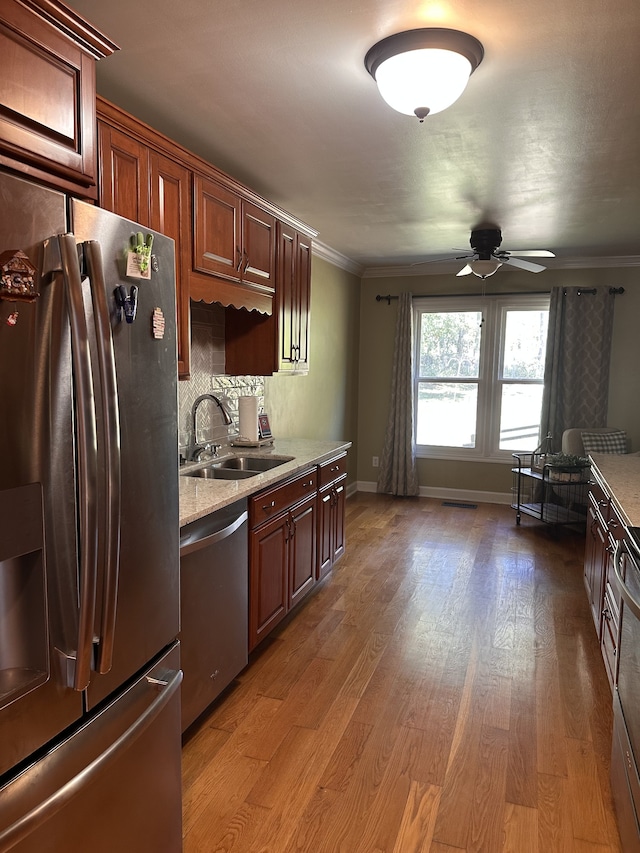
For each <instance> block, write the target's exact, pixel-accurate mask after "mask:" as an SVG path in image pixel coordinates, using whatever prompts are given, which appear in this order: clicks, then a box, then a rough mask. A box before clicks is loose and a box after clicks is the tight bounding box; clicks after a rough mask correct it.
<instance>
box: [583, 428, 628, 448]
mask: <svg viewBox="0 0 640 853" xmlns="http://www.w3.org/2000/svg"><path fill="white" fill-rule="evenodd" d="M582 444H583V445H584V452H585V453H626V452H627V433H626V432H625V431H624V430H623V429H618V430H615V431H613V432H583V433H582Z"/></svg>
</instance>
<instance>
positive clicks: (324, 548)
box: [318, 486, 333, 580]
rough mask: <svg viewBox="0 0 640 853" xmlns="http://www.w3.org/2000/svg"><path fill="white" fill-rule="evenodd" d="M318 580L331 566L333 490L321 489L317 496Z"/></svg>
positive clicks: (330, 488)
mask: <svg viewBox="0 0 640 853" xmlns="http://www.w3.org/2000/svg"><path fill="white" fill-rule="evenodd" d="M318 501H319V505H318V580H320V579H321V578H323V577H324V576H325V575H326V574H327V572H328V571H329V570H330V568H331V566H332V565H333V536H332V533H333V530H332V520H333V488H332V487H331V486H330V487H329V488H327V489H323V491H321V492H320V493H319V495H318Z"/></svg>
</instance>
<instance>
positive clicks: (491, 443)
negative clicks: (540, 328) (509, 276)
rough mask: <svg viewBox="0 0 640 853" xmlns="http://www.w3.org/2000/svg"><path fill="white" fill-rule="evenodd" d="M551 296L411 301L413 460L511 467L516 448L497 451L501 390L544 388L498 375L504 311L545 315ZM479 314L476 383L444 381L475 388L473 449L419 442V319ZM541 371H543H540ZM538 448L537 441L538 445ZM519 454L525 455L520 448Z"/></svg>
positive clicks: (541, 382) (535, 382)
mask: <svg viewBox="0 0 640 853" xmlns="http://www.w3.org/2000/svg"><path fill="white" fill-rule="evenodd" d="M549 299H550V295H549V294H547V293H543V294H539V293H538V294H526V293H523V294H515V295H506V294H505V295H503V294H495V295H492V296H482V295H476V296H465V297H462V298H461V297H460V296H437V297H429V296H425V297H415V298H414V300H413V306H412V307H413V330H414V331H413V336H414V340H413V353H414V366H413V439H414V442H415V450H416V456H417V457H418V458H427V459H447V460H455V461H467V462H468V461H483V462H506V461H508V462H511V461H512V453H514V452H518V451H517V449H515V448H514V449H509V450H500V447H499V444H500V417H501V402H502V389H503V387H504V386H505V385H515V384H517V385H522V384H531V385H542V386H543V387H544V379H511V378H506V379H505V377H504V376H502V375H501V374H502V369H503V361H504V348H505V337H506V335H505V331H506V318H507V313H508V311H525V310H530V311H540V310H546V311H548V310H549ZM469 311H480V312H481V314H482V318H483V321H482V335H481V338H480V358H479V375H478V378H477V379H475V378H474V379H469V378H464V377H462V378H459V377H456V378H455V380H454V379H447V380H444V381H449V382H453V381H455V382H462V383H464V384H474V385H477V386H478V399H477V408H476V446H475V447H469V448H465V447H451V446H438V445H428V444H418V443H417V440H416V439H417V428H418V399H419V393H418V390H419V385H420V382H421V381H424V380H425V377H421V376H420V373H419V371H420V329H421V315H422V313H423V312H427V313H465V312H469ZM543 372H544V371H543ZM537 443H539V441H538V442H537ZM521 452H527V451H526V449H524V448H523V450H522V451H521Z"/></svg>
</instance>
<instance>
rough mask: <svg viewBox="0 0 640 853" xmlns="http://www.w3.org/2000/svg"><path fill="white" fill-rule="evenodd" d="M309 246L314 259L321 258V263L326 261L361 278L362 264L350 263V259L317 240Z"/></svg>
mask: <svg viewBox="0 0 640 853" xmlns="http://www.w3.org/2000/svg"><path fill="white" fill-rule="evenodd" d="M311 245H312V252H313V254H314V255H315V256H316V257H318V258H322V260H323V261H328V262H329V263H330V264H333V265H334V267H339V268H340V269H341V270H345V271H346V272H350V273H353V274H354V275H357V276H360V278H362V274H363V272H364V267H363V266H362V264H358V263H356V261H352V260H351V258H348V257H347V256H346V255H343V254H341V253H340V252H337V251H336V250H335V249H332V248H331V246H327V245H326V244H325V243H321V242H320V241H319V240H314V241H313V243H312V244H311Z"/></svg>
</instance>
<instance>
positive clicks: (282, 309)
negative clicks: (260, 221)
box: [276, 222, 299, 370]
mask: <svg viewBox="0 0 640 853" xmlns="http://www.w3.org/2000/svg"><path fill="white" fill-rule="evenodd" d="M296 238H297V232H296V230H295V229H294V228H291V227H290V226H288V225H285V224H284V223H283V222H280V223H278V287H277V306H278V307H277V311H278V321H279V326H280V328H279V334H277V338H278V340H277V341H276V347H277V349H278V363H279V364H278V367H279V369H280V370H287V369H289V370H291V369H292V368H293V367H294V366H295V360H296V349H295V345H296V340H297V334H298V323H299V321H298V316H297V314H298V296H297V292H296V291H297V287H296Z"/></svg>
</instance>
